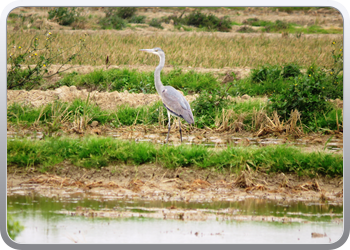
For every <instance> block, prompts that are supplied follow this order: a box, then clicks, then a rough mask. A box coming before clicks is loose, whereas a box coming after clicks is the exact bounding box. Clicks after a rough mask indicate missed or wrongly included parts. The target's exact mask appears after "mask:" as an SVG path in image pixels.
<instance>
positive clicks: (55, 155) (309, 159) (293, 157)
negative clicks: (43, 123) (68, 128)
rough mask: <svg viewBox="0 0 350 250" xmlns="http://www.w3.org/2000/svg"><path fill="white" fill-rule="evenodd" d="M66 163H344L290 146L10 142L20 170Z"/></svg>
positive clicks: (272, 168)
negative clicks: (209, 147)
mask: <svg viewBox="0 0 350 250" xmlns="http://www.w3.org/2000/svg"><path fill="white" fill-rule="evenodd" d="M64 160H68V161H71V162H72V163H73V164H75V165H77V166H83V167H88V168H91V167H94V168H100V167H102V166H107V165H108V164H112V163H117V162H122V163H125V164H136V165H140V164H145V163H157V164H160V165H162V166H164V167H168V168H176V167H193V166H197V167H201V168H208V167H211V168H215V169H217V170H220V169H229V170H231V171H234V170H237V169H243V168H245V167H246V166H247V165H248V166H250V167H251V168H252V169H260V170H262V169H264V170H265V171H266V172H268V173H270V172H284V173H288V172H291V173H298V174H299V175H303V174H307V175H316V174H321V175H329V176H335V175H338V176H339V175H342V174H343V160H342V156H340V155H333V154H329V153H303V152H302V151H301V150H300V149H297V148H294V147H285V146H274V147H262V148H257V147H249V148H240V147H228V148H227V149H224V150H220V151H212V150H210V149H208V148H205V147H203V146H195V145H194V146H186V145H181V146H179V147H170V146H161V145H154V144H151V143H135V142H128V141H119V140H115V139H112V138H95V137H93V138H84V139H65V138H62V139H45V140H41V141H33V140H26V139H24V140H11V141H8V142H7V164H8V165H16V166H19V167H28V166H33V165H36V166H38V165H40V166H52V165H54V164H57V163H60V162H62V161H64Z"/></svg>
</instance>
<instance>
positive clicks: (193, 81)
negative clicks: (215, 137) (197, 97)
mask: <svg viewBox="0 0 350 250" xmlns="http://www.w3.org/2000/svg"><path fill="white" fill-rule="evenodd" d="M161 79H162V83H163V84H164V85H171V86H173V87H174V88H177V89H180V90H181V91H183V92H184V94H191V93H198V92H200V91H201V90H203V89H206V90H209V91H212V90H214V89H216V88H217V86H218V80H217V77H215V76H214V75H213V74H212V73H197V72H195V71H189V72H182V70H181V69H180V68H176V69H174V70H172V71H170V72H169V73H162V75H161ZM63 85H66V86H73V85H75V86H83V87H87V88H90V89H96V90H99V91H103V90H105V91H119V92H122V91H125V90H127V91H128V92H129V93H145V94H146V93H147V94H154V93H156V89H155V86H154V73H153V71H152V72H138V71H136V70H129V69H110V70H95V71H93V72H91V73H88V74H78V73H76V72H73V73H70V74H66V75H64V77H63V78H62V79H61V80H59V81H58V82H57V83H56V85H55V86H54V87H59V86H63Z"/></svg>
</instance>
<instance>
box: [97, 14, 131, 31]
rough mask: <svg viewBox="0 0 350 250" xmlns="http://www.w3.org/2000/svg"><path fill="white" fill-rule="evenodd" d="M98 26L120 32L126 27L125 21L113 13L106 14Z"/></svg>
mask: <svg viewBox="0 0 350 250" xmlns="http://www.w3.org/2000/svg"><path fill="white" fill-rule="evenodd" d="M99 24H100V26H101V28H102V29H115V30H122V29H123V28H125V27H126V21H125V20H124V19H123V18H121V17H119V16H118V15H117V14H115V13H114V14H113V13H112V14H111V15H109V14H106V17H104V18H102V19H101V20H100V21H99Z"/></svg>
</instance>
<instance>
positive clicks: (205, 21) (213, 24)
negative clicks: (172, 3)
mask: <svg viewBox="0 0 350 250" xmlns="http://www.w3.org/2000/svg"><path fill="white" fill-rule="evenodd" d="M186 24H187V25H191V26H195V27H199V28H207V29H209V30H218V31H223V32H228V31H230V30H231V28H232V26H231V22H230V20H229V19H228V18H227V17H223V18H218V17H217V16H215V15H213V14H209V15H205V14H203V13H201V12H199V11H197V12H192V13H191V14H189V15H188V16H187V17H186Z"/></svg>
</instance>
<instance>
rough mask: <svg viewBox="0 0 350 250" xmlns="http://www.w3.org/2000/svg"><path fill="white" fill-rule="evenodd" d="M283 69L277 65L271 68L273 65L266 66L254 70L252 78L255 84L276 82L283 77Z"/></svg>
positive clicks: (251, 74)
mask: <svg viewBox="0 0 350 250" xmlns="http://www.w3.org/2000/svg"><path fill="white" fill-rule="evenodd" d="M281 72H282V70H281V68H280V67H279V66H277V65H275V66H271V65H264V66H262V67H260V68H257V69H252V70H251V73H250V77H251V79H252V81H253V82H255V83H261V82H264V81H267V80H272V81H274V80H276V79H278V78H279V77H280V75H281Z"/></svg>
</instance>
